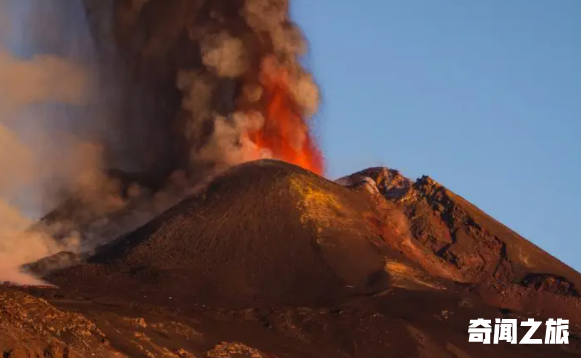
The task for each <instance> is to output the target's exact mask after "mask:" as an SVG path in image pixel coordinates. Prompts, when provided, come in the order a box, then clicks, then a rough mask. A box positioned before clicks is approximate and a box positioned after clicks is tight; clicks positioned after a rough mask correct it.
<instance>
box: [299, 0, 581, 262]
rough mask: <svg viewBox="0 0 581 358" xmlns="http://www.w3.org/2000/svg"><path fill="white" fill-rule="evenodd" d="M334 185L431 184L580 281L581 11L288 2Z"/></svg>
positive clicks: (539, 3) (409, 2)
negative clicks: (392, 174) (302, 42)
mask: <svg viewBox="0 0 581 358" xmlns="http://www.w3.org/2000/svg"><path fill="white" fill-rule="evenodd" d="M291 2H292V3H293V5H292V6H293V16H294V19H295V21H297V22H298V23H299V25H301V27H302V28H303V31H304V32H305V34H306V36H307V38H308V39H309V41H310V44H311V53H310V54H309V56H308V57H307V58H306V63H307V64H308V66H309V67H310V68H311V69H312V70H313V71H314V73H315V75H316V77H317V80H318V82H319V84H320V85H321V87H322V91H323V106H322V109H321V111H320V114H319V115H318V124H317V131H318V134H319V136H320V138H321V143H322V146H323V150H324V153H325V155H326V158H327V163H328V173H329V176H330V177H339V176H342V175H345V174H348V173H351V172H354V171H357V170H360V169H363V168H365V167H369V166H377V165H381V166H388V167H392V168H396V169H399V170H401V171H402V173H403V174H404V175H407V176H409V177H412V178H417V177H419V176H421V175H423V174H427V175H430V176H431V177H433V178H434V179H436V180H437V181H439V182H441V183H442V184H444V185H445V186H447V187H448V188H449V189H451V190H452V191H454V192H456V193H457V194H459V195H461V196H463V197H465V198H466V199H468V200H470V201H472V202H473V203H474V204H476V205H477V206H479V207H480V208H481V209H483V210H485V211H486V212H488V213H489V214H490V215H492V216H493V217H495V218H497V219H498V220H500V221H501V222H503V223H504V224H506V225H508V226H509V227H511V228H513V229H514V230H516V231H517V232H519V233H520V234H521V235H523V236H524V237H526V238H528V239H529V240H531V241H532V242H534V243H535V244H537V245H539V246H540V247H542V248H543V249H545V250H546V251H548V252H549V253H551V254H553V255H555V256H557V257H558V258H560V259H561V260H563V261H564V262H566V263H567V264H569V265H571V266H573V267H574V268H576V269H577V270H581V257H580V255H581V208H580V206H581V0H557V1H548V0H510V1H507V0H486V1H462V0H438V1H433V0H405V1H403V0H399V1H394V0H363V1H352V0H334V1H329V0H294V2H293V1H291Z"/></svg>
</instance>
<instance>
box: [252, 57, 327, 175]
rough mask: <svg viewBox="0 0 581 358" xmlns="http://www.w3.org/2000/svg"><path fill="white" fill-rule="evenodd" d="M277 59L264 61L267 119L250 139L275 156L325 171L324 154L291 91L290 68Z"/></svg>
mask: <svg viewBox="0 0 581 358" xmlns="http://www.w3.org/2000/svg"><path fill="white" fill-rule="evenodd" d="M275 61H276V60H274V59H273V58H270V57H268V58H266V59H265V60H264V61H263V64H262V68H261V72H260V76H259V80H260V84H261V86H262V90H263V93H262V101H263V114H264V119H265V122H264V125H263V126H262V128H260V129H259V130H257V131H256V132H253V133H250V134H249V137H250V140H251V141H252V142H254V144H255V145H256V146H257V147H258V150H259V151H263V150H266V151H269V152H270V153H271V155H272V157H273V158H275V159H280V160H283V161H286V162H289V163H292V164H295V165H298V166H300V167H303V168H305V169H308V170H310V171H312V172H314V173H317V174H319V175H322V174H323V171H324V165H323V158H322V155H321V152H320V150H319V149H318V148H317V145H316V142H315V140H314V138H313V137H312V135H311V133H310V128H309V126H308V123H307V121H306V118H305V116H304V115H303V114H302V113H301V111H300V106H299V105H298V104H297V101H296V99H295V98H294V96H293V93H292V92H291V84H290V81H291V79H290V74H289V72H288V69H286V68H284V67H282V66H279V65H278V64H276V62H275Z"/></svg>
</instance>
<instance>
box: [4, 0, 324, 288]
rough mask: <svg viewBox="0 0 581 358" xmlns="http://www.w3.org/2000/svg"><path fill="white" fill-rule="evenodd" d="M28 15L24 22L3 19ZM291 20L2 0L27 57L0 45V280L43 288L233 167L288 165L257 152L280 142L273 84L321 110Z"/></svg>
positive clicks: (158, 3)
mask: <svg viewBox="0 0 581 358" xmlns="http://www.w3.org/2000/svg"><path fill="white" fill-rule="evenodd" d="M22 4H26V6H27V7H28V11H27V12H26V14H25V16H23V18H15V16H16V15H15V14H16V13H17V12H14V11H12V12H10V11H4V10H7V9H8V10H9V8H10V7H14V6H21V5H22ZM288 12H289V10H288V2H287V0H243V1H230V0H219V1H203V0H175V1H172V2H167V1H165V0H139V1H135V0H74V1H71V2H67V3H66V4H64V3H63V2H46V1H44V0H23V1H16V0H0V20H2V21H0V41H2V43H4V44H5V43H6V40H7V39H8V40H11V39H12V38H13V37H15V36H16V35H17V34H18V36H16V37H18V38H19V39H18V41H17V42H26V43H27V44H28V47H29V48H28V49H27V51H25V52H27V53H28V55H27V56H24V55H22V54H21V52H22V51H12V49H11V48H9V46H6V45H4V46H3V45H2V43H0V148H2V149H3V150H2V151H1V152H0V170H2V172H3V173H6V175H3V176H1V177H0V210H2V212H3V213H6V214H5V215H2V214H1V213H0V216H1V217H2V220H0V262H2V264H1V265H2V266H0V281H3V280H10V281H17V282H20V283H38V282H39V281H38V279H36V278H34V277H32V276H30V275H27V274H23V273H22V272H21V271H20V269H19V267H20V266H21V265H23V264H26V263H29V262H31V261H35V260H38V259H40V258H43V257H46V256H50V255H53V254H55V253H58V252H60V251H63V250H66V251H71V252H87V251H88V252H90V251H91V250H93V249H94V248H95V247H96V246H98V245H100V244H103V243H105V242H107V241H110V240H112V239H114V238H116V237H117V236H118V235H121V234H123V233H126V232H127V231H129V230H132V229H134V228H136V227H137V226H139V225H142V224H144V223H146V222H147V221H148V220H150V219H151V218H152V217H154V216H155V215H157V214H158V213H160V212H162V211H163V210H166V209H167V208H169V207H170V206H171V205H173V204H174V203H175V202H177V201H178V200H180V199H181V198H183V197H184V196H186V195H190V194H191V193H195V192H196V191H198V190H201V188H203V187H204V185H205V184H206V183H207V182H208V181H209V180H211V178H212V177H214V176H215V175H218V174H219V173H221V172H222V171H224V170H225V169H227V168H228V167H230V166H232V165H236V164H239V163H242V162H245V161H249V160H255V159H261V158H274V159H280V158H277V156H276V153H274V152H272V151H271V150H269V149H268V148H262V147H259V146H257V144H256V142H255V141H254V140H253V139H252V134H253V133H256V132H259V131H264V130H267V131H268V130H272V129H273V128H274V129H276V125H273V123H272V121H273V118H271V117H269V116H268V115H267V114H268V113H267V112H266V111H265V105H266V101H267V100H268V98H266V97H265V91H266V90H267V88H266V84H265V80H270V77H271V76H272V73H271V72H272V71H277V73H276V76H282V77H284V81H282V82H283V84H284V86H285V90H286V91H288V93H289V96H290V98H292V101H293V110H296V111H297V112H298V113H300V114H301V115H302V116H303V117H304V118H305V120H308V119H309V118H310V117H311V116H312V115H313V114H315V112H316V110H317V107H318V104H319V90H318V86H317V85H316V83H315V81H314V79H313V77H312V76H311V75H310V74H309V73H308V71H307V70H306V69H305V68H304V67H303V66H302V65H301V62H300V57H301V56H302V55H303V54H304V53H305V52H306V51H307V44H306V41H305V39H304V38H303V36H302V34H301V32H300V30H299V29H298V28H297V27H296V26H295V25H294V24H293V23H292V21H291V20H290V18H289V15H288ZM4 20H6V21H4ZM8 20H10V21H8ZM19 24H21V25H19ZM22 24H23V25H22ZM21 33H24V35H22V34H21ZM11 41H12V42H14V41H13V39H12V40H11ZM9 42H10V41H9ZM30 53H32V55H30ZM277 80H278V79H277ZM43 106H44V107H43ZM294 107H296V108H294ZM63 113H66V115H65V116H63ZM31 117H33V118H31ZM63 117H64V118H63ZM269 126H270V127H269ZM307 127H308V123H307V122H305V123H304V124H301V125H300V126H297V128H296V130H294V131H293V133H292V138H291V139H289V140H290V141H292V147H297V148H299V147H301V146H304V145H305V143H306V142H307V141H308V139H309V138H307V137H308V136H307V134H306V131H307V130H308V129H307ZM4 149H5V150H4ZM31 212H33V214H31ZM39 216H41V217H42V220H41V221H40V222H35V220H36V219H37V218H38V217H39Z"/></svg>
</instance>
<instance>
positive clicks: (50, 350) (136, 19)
mask: <svg viewBox="0 0 581 358" xmlns="http://www.w3.org/2000/svg"><path fill="white" fill-rule="evenodd" d="M79 1H80V0H79ZM73 3H74V4H76V5H78V6H77V12H79V11H80V12H81V16H73V17H74V18H78V17H80V18H82V19H85V16H84V15H86V18H87V19H88V25H90V26H89V27H90V30H91V31H90V32H91V34H92V36H93V38H92V40H94V43H95V48H94V49H92V50H94V51H95V53H96V54H97V55H95V57H98V58H96V59H95V62H98V63H99V66H96V67H98V71H97V70H95V72H97V73H91V74H90V75H98V78H100V79H102V82H104V83H105V84H106V86H104V87H105V88H101V87H100V86H101V85H103V83H101V82H99V85H96V87H98V88H96V89H95V91H96V92H97V94H98V95H97V96H96V97H99V95H104V96H103V97H104V98H110V97H114V99H115V100H114V101H112V103H109V102H107V100H104V101H103V102H106V103H105V104H106V105H107V106H104V103H101V102H100V101H97V102H99V103H97V105H98V106H97V108H98V109H103V108H105V109H106V111H105V112H106V114H107V115H106V116H100V115H99V116H95V117H98V118H99V121H98V123H93V122H92V121H91V120H87V121H85V122H83V121H81V120H79V121H75V124H76V125H78V128H77V127H74V128H67V129H70V132H71V133H68V134H70V135H71V136H76V135H77V134H79V133H81V134H83V135H82V136H81V135H80V134H79V138H76V137H75V139H76V140H78V141H79V142H82V144H87V143H85V142H84V141H85V140H87V139H90V143H89V144H91V145H90V146H88V148H89V150H87V152H88V153H87V155H86V156H79V158H78V160H77V161H72V163H71V164H70V165H68V166H66V165H62V166H61V165H60V164H61V161H63V160H64V159H63V158H65V159H66V158H68V157H72V156H74V155H75V154H78V153H77V152H79V151H78V150H77V149H78V148H79V147H77V146H73V145H72V144H71V145H70V146H65V145H64V144H63V143H60V142H59V143H57V144H60V146H59V148H58V149H59V151H57V154H59V155H58V156H55V157H54V158H53V159H54V160H53V161H51V162H50V164H47V163H49V162H48V161H46V160H39V161H35V162H33V163H38V164H39V165H42V166H43V168H42V169H46V173H45V171H42V173H43V174H45V175H46V177H47V178H48V182H49V183H48V184H50V185H47V188H48V189H46V190H47V191H50V192H48V193H44V194H49V195H46V196H47V197H50V198H52V199H54V201H55V202H56V203H53V202H51V204H54V206H52V205H51V207H50V209H47V211H48V210H52V211H50V212H49V214H48V215H46V216H44V217H43V218H42V219H41V220H39V221H38V222H37V223H36V224H34V225H32V226H30V225H26V224H28V221H26V222H25V223H24V224H22V225H19V226H18V228H20V227H22V228H23V229H22V230H20V229H18V230H16V229H13V228H12V227H11V226H10V227H8V228H9V229H10V230H9V231H7V230H4V231H3V230H2V229H3V228H2V227H1V226H0V240H6V238H10V237H15V238H16V239H15V240H12V241H0V357H5V358H17V357H41V356H42V357H53V358H64V357H69V358H75V357H82V358H85V357H96V358H111V357H160V358H194V357H196V358H217V357H221V358H240V357H242V358H273V357H277V358H328V357H329V358H331V357H332V358H335V357H345V358H388V357H393V358H396V357H418V358H426V357H433V358H450V357H456V358H459V357H462V358H485V357H490V356H495V357H499V358H501V357H510V358H512V357H515V356H526V357H539V358H540V357H569V356H577V357H578V356H579V355H581V338H580V337H581V313H580V307H581V294H580V292H581V275H580V274H579V273H578V272H576V271H574V270H573V269H571V268H570V267H568V266H566V265H565V264H563V263H561V262H560V261H558V260H557V259H555V258H554V257H552V256H550V255H549V254H547V253H546V252H544V251H542V250H541V249H540V248H538V247H536V246H535V245H533V244H532V243H530V242H528V241H526V240H525V239H524V238H522V237H520V236H519V235H518V234H516V233H515V232H513V231H511V230H510V229H508V228H507V227H505V226H503V225H502V224H500V223H499V222H497V221H496V220H494V219H493V218H491V217H489V216H488V215H486V214H485V213H484V212H482V211H481V210H479V209H478V208H476V207H475V206H474V205H472V204H470V203H468V202H467V201H466V200H464V199H463V198H461V197H459V196H458V195H456V194H454V193H452V192H451V191H449V190H448V189H446V188H445V187H444V186H442V185H440V184H439V183H437V182H435V181H434V180H432V179H430V178H429V177H422V178H420V179H418V180H417V181H412V180H409V179H407V178H405V177H403V176H402V175H401V174H400V173H399V172H397V171H396V170H393V169H387V168H370V169H367V170H364V171H362V172H359V173H356V174H353V175H351V176H348V177H345V178H342V179H340V180H337V181H335V182H333V181H331V180H328V179H327V178H325V177H323V176H322V175H323V174H324V171H325V163H324V160H323V157H322V155H321V151H320V149H319V147H318V146H317V141H316V138H315V136H314V135H313V132H312V126H311V124H312V123H311V119H312V118H313V117H314V115H315V113H316V111H317V108H318V105H319V89H318V86H317V84H316V83H315V81H314V79H313V77H312V76H311V74H310V73H309V72H308V69H306V68H305V67H304V66H303V64H302V62H301V61H300V58H301V56H302V55H303V54H304V53H305V52H306V50H307V48H306V43H305V41H304V39H303V36H302V34H301V32H300V31H299V29H298V28H297V27H296V26H295V25H294V23H293V22H292V21H291V19H290V16H289V6H288V5H289V4H288V0H171V1H170V0H140V1H136V0H82V6H81V3H80V2H76V1H73V0H71V1H69V2H64V1H46V0H37V2H36V4H37V5H38V4H44V5H43V6H49V5H50V6H52V5H54V6H56V8H55V9H56V10H59V11H56V12H57V13H60V12H63V13H64V12H65V10H66V9H68V8H69V7H70V4H73ZM2 4H3V3H2V2H1V0H0V7H1V5H2ZM13 4H16V2H13ZM50 6H49V7H50ZM59 6H60V8H59ZM30 9H34V6H32V5H31V7H30ZM0 10H1V9H0ZM85 10H86V13H85V12H84V11H85ZM37 11H38V13H39V14H42V16H45V15H44V14H45V13H46V11H44V10H43V8H38V9H37ZM2 15H3V13H2V11H0V17H1V16H2ZM53 20H54V19H53ZM54 22H55V23H65V22H66V21H54ZM0 25H2V22H1V21H0ZM32 25H33V24H30V26H32ZM27 26H28V25H27ZM42 29H44V27H42ZM65 32H66V33H67V34H77V33H78V32H77V31H73V30H67V31H65ZM79 43H83V44H87V43H91V45H92V44H93V43H92V42H91V41H89V40H86V41H79ZM0 50H1V48H0ZM1 55H2V52H0V62H2V61H1V60H2V56H1ZM4 58H8V59H9V61H6V60H4V62H2V63H9V64H10V63H18V61H16V60H14V61H13V59H12V57H7V56H4ZM41 60H43V61H32V63H28V64H27V66H30V65H31V64H32V65H40V67H39V68H40V69H41V71H39V72H38V73H50V74H51V76H47V77H46V78H45V77H44V76H29V77H30V78H29V79H30V80H34V81H38V78H37V77H39V78H41V79H43V80H46V81H45V82H46V83H43V85H44V88H45V89H46V92H47V93H48V94H47V95H46V96H45V95H44V94H43V96H42V97H43V98H44V97H47V98H48V99H50V100H54V99H55V93H61V95H62V94H63V93H64V95H63V96H60V97H63V98H64V102H67V101H66V100H67V99H68V98H69V94H71V93H72V94H76V93H77V92H78V91H77V89H76V88H75V87H72V88H68V87H66V88H64V89H65V90H66V91H64V92H62V90H63V87H62V85H63V83H64V82H66V81H63V80H62V79H63V78H67V79H69V80H70V79H71V78H72V76H71V73H73V74H74V73H76V72H77V71H73V72H71V69H77V66H69V65H66V64H68V62H62V61H61V60H62V59H59V60H58V61H56V62H55V60H54V59H52V58H51V57H49V58H46V57H43V58H41ZM46 60H48V65H54V64H55V63H56V64H57V65H58V66H57V68H58V69H60V70H62V71H63V72H62V73H61V71H54V70H52V71H51V69H53V68H54V67H53V66H48V67H47V63H46V62H47V61H46ZM37 62H38V63H37ZM0 69H2V67H1V66H0ZM1 72H2V71H0V75H1V74H2V73H1ZM5 72H6V73H10V75H12V73H11V72H12V71H10V70H9V71H6V70H5ZM35 73H37V72H35ZM103 74H105V75H106V76H102V77H101V75H103ZM82 75H83V76H81V77H82V78H83V79H84V78H85V75H87V76H89V74H85V73H84V71H83V73H82ZM14 77H15V78H16V77H18V76H14ZM89 77H91V76H89ZM27 78H28V77H27ZM18 79H19V78H18ZM2 80H3V78H2V76H0V81H2ZM19 80H20V79H19ZM20 82H21V81H20ZM49 82H50V83H49ZM80 82H82V84H83V85H84V86H85V85H86V86H88V85H89V83H92V82H91V81H89V80H87V81H85V80H83V81H80ZM85 82H87V84H85ZM0 85H2V83H0ZM84 86H83V87H84ZM4 87H5V88H10V86H4ZM31 87H32V86H31ZM0 88H2V86H0ZM57 89H60V90H61V92H59V91H57ZM111 89H114V90H115V91H114V92H112V93H114V95H111V92H110V91H109V90H111ZM91 90H93V89H92V88H91ZM104 90H105V91H104ZM100 91H101V92H100ZM89 92H92V91H89ZM7 93H8V92H7ZM105 94H106V95H107V96H105ZM16 97H18V96H16ZM32 97H34V98H32V99H34V100H35V101H37V100H38V99H37V98H36V94H35V96H32ZM56 97H59V96H56ZM73 97H74V96H73ZM89 97H90V96H89ZM61 99H62V98H61ZM30 101H32V100H30ZM35 101H32V102H35ZM69 102H71V101H69ZM72 102H75V101H72ZM0 104H2V102H1V101H0ZM81 104H83V106H85V105H86V106H88V105H87V104H85V103H84V102H82V103H81ZM99 105H100V107H99ZM87 108H90V109H95V107H90V106H88V107H86V108H85V107H83V109H87ZM1 109H2V108H0V114H1V113H2V111H1ZM103 118H106V119H103ZM75 119H76V118H75ZM0 124H1V123H0ZM2 130H3V128H2V126H0V140H2V134H3V131H2ZM9 134H11V133H9ZM4 137H6V138H9V139H11V138H12V137H13V136H12V135H10V136H7V135H4ZM53 140H54V139H53ZM73 142H74V143H75V144H76V143H77V142H76V141H73ZM0 143H1V142H0ZM5 148H17V146H12V147H10V146H6V145H5V146H1V145H0V150H5ZM81 148H84V146H81ZM43 149H44V148H43ZM5 151H7V152H9V153H8V155H5V156H2V155H1V154H2V152H0V160H2V159H4V160H5V161H8V162H9V163H12V164H20V163H19V161H20V158H21V157H19V156H17V155H16V154H17V153H16V151H15V150H13V149H10V150H5ZM25 154H29V152H28V151H27V152H26V153H25ZM33 154H34V153H33ZM24 158H26V156H24ZM87 158H90V159H92V160H86V159H87ZM256 159H262V160H256ZM273 159H274V160H273ZM285 162H286V163H285ZM57 164H58V165H57ZM80 164H83V165H82V166H81V165H80ZM51 165H53V166H54V168H53V167H50V166H51ZM30 167H35V166H34V165H30ZM57 167H58V168H57ZM0 168H2V169H3V170H4V172H3V173H4V174H6V175H8V176H10V175H11V174H13V172H16V171H17V170H18V169H20V170H22V169H23V166H12V167H9V166H6V167H2V166H1V165H0ZM55 168H56V169H55ZM70 168H75V169H78V168H81V169H82V170H70ZM67 170H69V171H68V172H67ZM31 173H32V174H31V175H32V176H34V174H35V173H34V172H31ZM57 174H58V175H57ZM60 176H62V177H65V178H63V180H62V181H63V183H62V184H61V185H56V186H57V188H55V184H54V180H55V178H57V177H60ZM0 179H4V178H0ZM18 179H19V180H18V183H17V184H21V183H20V181H22V180H21V178H18ZM64 179H66V180H64ZM0 182H2V180H0ZM26 189H28V188H26ZM49 189H50V190H49ZM57 189H58V190H57ZM51 190H52V191H51ZM11 191H13V190H11ZM23 192H24V191H23ZM1 193H2V192H1V191H0V194H1ZM30 193H34V191H26V194H27V195H26V196H30ZM57 194H58V195H57ZM0 199H2V198H0ZM2 204H3V202H2V201H1V200H0V212H2V215H0V219H3V218H4V217H9V216H10V215H8V214H13V213H14V212H13V211H12V210H8V209H12V208H11V207H9V206H8V205H4V207H3V205H2ZM55 207H56V209H55ZM5 208H8V209H5ZM44 212H45V211H44V210H43V213H44ZM6 213H7V214H6ZM14 216H16V215H14ZM0 223H1V220H0ZM27 228H28V229H27ZM15 232H16V233H17V234H18V235H16V234H14V233H15ZM20 234H22V235H20ZM5 244H8V245H5ZM27 245H28V246H27ZM31 248H33V249H34V248H36V249H37V250H33V249H31ZM39 248H40V250H38V249H39ZM30 252H32V253H33V254H32V256H30V255H29V253H30ZM18 254H20V255H22V254H24V255H23V256H21V257H18V260H13V261H14V262H12V263H11V264H10V265H9V266H6V267H8V268H9V269H10V270H11V272H8V273H10V274H15V275H6V273H7V270H6V269H4V267H5V266H3V265H6V264H5V261H7V259H11V258H13V257H14V256H16V255H18ZM3 260H4V261H3ZM2 275H3V276H2ZM2 277H4V279H3V278H2ZM16 279H18V280H21V281H19V282H15V283H17V284H20V285H21V284H30V282H33V283H34V284H37V283H38V282H39V280H40V282H42V283H43V284H45V283H46V284H49V286H25V287H22V286H13V285H12V284H2V281H11V282H14V280H16ZM32 279H33V280H32ZM25 280H27V281H25ZM478 317H485V318H487V319H491V320H493V322H494V319H497V318H498V319H501V318H502V319H514V320H517V319H519V320H524V319H525V318H530V317H535V318H536V319H541V318H543V319H545V318H549V317H553V318H557V317H558V318H565V319H569V320H570V322H571V327H570V330H571V334H570V342H571V344H570V345H567V346H557V345H543V346H527V345H519V346H516V345H511V344H509V343H507V344H500V345H488V346H482V345H477V344H474V343H471V342H469V341H468V334H467V328H468V324H469V321H470V320H471V319H475V318H478ZM520 328H521V327H519V336H521V337H522V335H523V334H524V332H521V329H520ZM534 338H541V337H534ZM483 347H484V348H483Z"/></svg>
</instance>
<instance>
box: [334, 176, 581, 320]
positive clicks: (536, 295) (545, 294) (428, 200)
mask: <svg viewBox="0 0 581 358" xmlns="http://www.w3.org/2000/svg"><path fill="white" fill-rule="evenodd" d="M363 181H371V182H372V183H374V185H375V187H377V189H378V191H379V192H380V193H381V195H382V196H383V197H384V198H385V199H386V201H387V202H388V203H390V204H391V205H395V206H396V207H397V208H399V209H400V210H401V212H403V213H404V214H405V216H406V219H407V220H408V222H409V236H410V238H411V240H410V245H411V247H413V248H414V249H413V250H410V249H409V248H408V249H407V252H408V256H409V257H411V258H413V260H414V261H415V262H417V263H418V264H420V265H421V266H423V267H424V268H425V269H426V270H427V271H429V272H431V273H432V274H434V275H436V276H439V277H441V278H447V279H450V280H453V281H455V282H458V283H462V284H463V285H464V286H465V287H466V290H467V291H469V292H471V293H475V294H477V295H478V296H479V297H480V299H481V300H482V301H483V302H485V303H486V304H490V305H493V306H497V307H503V308H506V309H514V310H519V311H522V312H534V313H536V314H543V315H547V316H559V317H567V319H570V320H572V321H573V322H575V323H576V324H581V296H580V291H579V289H580V287H581V275H580V274H579V273H578V272H577V271H575V270H573V269H572V268H570V267H569V266H567V265H565V264H564V263H562V262H561V261H559V260H558V259H556V258H555V257H553V256H551V255H550V254H548V253H547V252H545V251H543V250H542V249H540V248H539V247H537V246H535V245H534V244H532V243H531V242H529V241H528V240H526V239H524V238H523V237H521V236H520V235H518V234H517V233H515V232H514V231H512V230H511V229H509V228H508V227H506V226H504V225H503V224H501V223H500V222H498V221H497V220H495V219H493V218H492V217H490V216H489V215H487V214H486V213H484V212H483V211H482V210H480V209H478V208H477V207H476V206H474V205H473V204H471V203H470V202H468V201H467V200H465V199H464V198H462V197H460V196H458V195H456V194H454V193H453V192H451V191H450V190H448V189H446V188H445V187H444V186H442V185H441V184H439V183H438V182H436V181H435V180H433V179H432V178H430V177H427V176H424V177H422V178H420V179H418V180H417V181H415V182H414V181H411V180H409V179H408V178H406V177H404V176H402V175H401V174H400V173H399V172H398V171H396V170H393V169H387V168H370V169H366V170H363V171H361V172H359V173H355V174H353V175H351V176H349V177H345V178H342V179H339V180H338V182H341V183H343V184H346V185H350V184H354V183H360V182H363Z"/></svg>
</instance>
